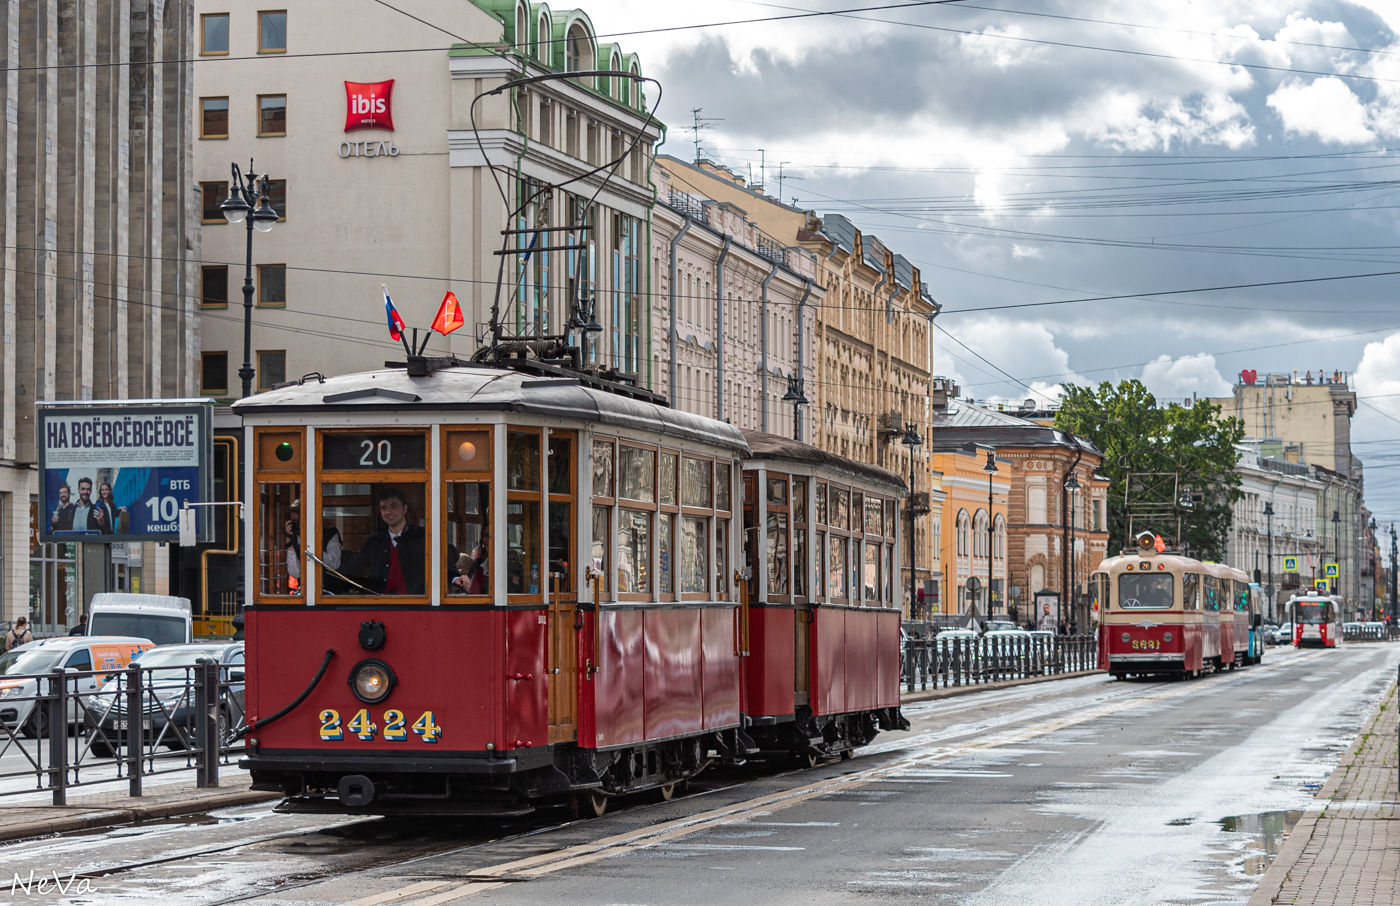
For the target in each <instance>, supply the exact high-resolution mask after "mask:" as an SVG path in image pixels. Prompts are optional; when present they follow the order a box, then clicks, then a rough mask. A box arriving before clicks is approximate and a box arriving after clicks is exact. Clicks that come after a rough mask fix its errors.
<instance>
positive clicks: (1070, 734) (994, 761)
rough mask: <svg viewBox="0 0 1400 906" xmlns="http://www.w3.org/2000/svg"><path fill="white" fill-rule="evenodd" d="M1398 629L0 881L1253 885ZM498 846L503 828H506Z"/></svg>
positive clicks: (648, 891)
mask: <svg viewBox="0 0 1400 906" xmlns="http://www.w3.org/2000/svg"><path fill="white" fill-rule="evenodd" d="M1397 663H1400V646H1392V645H1359V644H1358V645H1352V646H1349V647H1347V648H1343V649H1340V650H1337V651H1301V652H1298V651H1293V650H1291V649H1271V650H1270V652H1269V655H1268V658H1267V659H1266V662H1265V664H1264V665H1263V666H1262V667H1253V668H1249V669H1245V670H1241V671H1236V672H1234V673H1228V674H1222V675H1219V676H1215V677H1210V678H1206V679H1204V680H1199V681H1195V682H1191V683H1180V682H1178V683H1154V682H1131V681H1129V682H1121V681H1120V682H1114V681H1112V680H1108V679H1106V678H1104V677H1087V678H1080V679H1071V680H1063V681H1057V682H1053V683H1044V684H1039V685H1034V686H1024V687H1018V688H1015V689H1009V690H1001V691H996V692H983V693H977V694H975V695H971V696H967V697H962V698H955V699H948V700H943V701H937V702H927V703H922V704H914V705H910V706H907V707H906V709H905V713H906V715H908V716H909V717H910V719H911V721H912V722H913V724H914V727H913V729H912V730H911V732H909V733H900V734H887V735H885V736H882V737H881V739H880V740H878V741H877V743H876V744H875V745H874V746H871V747H869V748H868V749H866V750H864V751H863V752H862V753H861V754H860V755H859V756H858V757H857V758H855V759H852V760H850V761H844V762H837V763H831V764H827V765H823V766H820V767H818V768H816V769H812V770H805V771H790V772H785V773H781V774H777V775H773V774H768V775H763V776H758V775H756V774H755V773H753V772H748V773H743V772H740V773H732V774H721V773H719V772H716V773H713V774H709V775H707V776H706V777H705V778H704V780H705V783H703V784H700V783H697V784H696V787H697V789H698V792H697V793H696V794H694V795H691V796H688V797H685V798H683V799H681V798H678V799H677V800H676V801H674V802H671V803H666V804H643V803H638V804H634V805H633V807H631V808H627V809H623V810H620V811H618V812H616V813H615V814H611V815H609V816H607V817H605V818H603V819H599V820H592V821H579V822H572V823H569V822H567V821H565V820H564V816H563V815H560V814H556V815H550V816H540V817H538V818H535V819H531V820H530V821H523V822H519V823H516V824H512V825H499V824H498V825H495V826H483V825H480V824H474V825H464V824H449V823H443V824H436V825H433V824H429V823H425V822H421V821H419V822H390V821H379V820H368V821H349V820H346V819H328V818H324V817H315V818H312V817H296V816H279V815H273V814H271V813H270V812H268V811H267V809H266V808H263V807H254V808H247V809H238V810H230V811H228V812H224V813H219V814H218V815H215V816H212V817H210V818H206V819H203V820H202V821H201V822H188V823H186V822H182V823H176V824H170V825H163V826H153V827H147V828H132V829H124V830H118V831H112V832H108V833H103V834H95V835H89V836H79V837H70V838H63V839H58V840H46V841H34V842H31V843H26V844H16V845H12V846H8V847H3V848H0V853H3V856H4V860H5V865H6V867H7V870H19V869H23V870H28V868H30V867H33V868H35V869H37V870H38V871H39V872H40V873H43V872H47V871H54V870H57V871H59V872H60V874H61V875H63V876H65V877H66V876H67V875H68V874H69V872H71V871H74V870H76V871H79V872H82V873H85V874H86V876H87V877H88V878H90V885H89V887H90V889H89V890H88V892H86V893H85V894H84V895H83V896H81V897H80V896H77V895H76V893H75V892H73V891H71V890H70V894H69V895H68V896H66V897H65V896H48V897H43V898H39V897H37V896H23V895H21V896H10V895H9V894H10V892H9V890H8V885H6V886H5V887H0V903H5V902H14V903H20V902H23V903H34V902H72V903H78V902H86V903H128V902H132V903H134V902H149V901H159V902H161V903H169V904H176V903H189V904H213V903H227V902H234V901H243V902H256V903H260V904H274V903H276V904H310V903H315V904H321V903H348V902H354V901H356V900H374V901H375V902H378V903H393V904H409V903H422V904H424V906H428V904H434V906H436V904H440V903H446V902H458V901H460V902H469V903H473V904H482V906H485V904H488V903H489V904H510V906H516V904H541V906H543V904H556V903H560V902H568V903H574V904H599V906H607V904H656V906H669V904H701V903H714V902H726V901H730V900H734V899H736V898H739V897H742V898H743V899H744V900H746V901H749V902H755V903H764V904H770V903H771V904H789V903H791V904H799V903H801V904H810V903H865V902H880V901H894V900H896V899H898V900H906V899H911V898H917V899H922V900H928V901H932V902H946V903H958V904H979V906H980V904H998V906H999V904H1003V903H1005V904H1016V906H1024V904H1027V903H1034V904H1060V903H1063V904H1067V906H1068V904H1134V906H1137V904H1187V903H1190V904H1197V906H1199V904H1213V903H1243V902H1244V901H1245V900H1247V899H1248V897H1249V895H1250V893H1251V892H1252V891H1253V889H1254V886H1255V883H1256V882H1257V879H1258V875H1259V874H1261V873H1262V871H1263V870H1264V869H1265V868H1266V867H1267V864H1268V857H1269V852H1270V850H1272V849H1274V848H1276V847H1277V845H1278V843H1279V842H1280V840H1279V837H1280V835H1281V833H1282V832H1284V831H1286V829H1287V828H1289V827H1291V826H1292V823H1293V822H1295V821H1296V820H1297V817H1298V814H1299V812H1300V810H1302V809H1304V808H1306V807H1307V805H1308V804H1309V802H1310V801H1311V799H1312V795H1313V791H1314V790H1315V789H1316V788H1317V787H1318V786H1319V785H1320V784H1321V783H1322V782H1323V780H1325V778H1326V777H1327V775H1328V774H1329V773H1330V772H1331V770H1332V768H1333V767H1334V766H1335V765H1336V762H1337V759H1338V757H1339V756H1340V755H1341V753H1342V752H1343V751H1344V750H1345V749H1346V747H1347V745H1349V743H1350V742H1351V740H1352V738H1353V737H1354V736H1355V734H1356V732H1357V731H1358V730H1359V729H1360V727H1361V725H1362V723H1363V722H1364V721H1365V719H1366V718H1367V717H1368V716H1369V715H1370V713H1371V712H1372V710H1373V709H1374V708H1375V706H1376V704H1377V702H1378V701H1379V698H1380V696H1381V695H1382V693H1383V692H1384V690H1385V688H1386V687H1387V685H1388V684H1389V683H1390V682H1391V681H1393V679H1394V678H1395V675H1396V665H1397ZM493 838H494V839H495V840H496V842H486V841H488V840H490V839H493Z"/></svg>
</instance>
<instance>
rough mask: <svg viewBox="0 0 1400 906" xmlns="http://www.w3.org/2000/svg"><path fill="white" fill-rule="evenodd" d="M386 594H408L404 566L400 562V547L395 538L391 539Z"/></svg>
mask: <svg viewBox="0 0 1400 906" xmlns="http://www.w3.org/2000/svg"><path fill="white" fill-rule="evenodd" d="M384 594H386V595H406V594H408V586H407V585H406V584H405V583H404V580H403V564H401V563H400V562H399V546H398V545H397V544H395V543H394V539H393V538H390V539H389V576H388V578H387V579H385V580H384Z"/></svg>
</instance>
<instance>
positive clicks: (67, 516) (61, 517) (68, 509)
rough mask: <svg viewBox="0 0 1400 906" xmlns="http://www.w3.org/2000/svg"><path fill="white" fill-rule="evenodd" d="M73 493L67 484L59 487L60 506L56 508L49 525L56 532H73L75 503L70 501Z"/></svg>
mask: <svg viewBox="0 0 1400 906" xmlns="http://www.w3.org/2000/svg"><path fill="white" fill-rule="evenodd" d="M72 494H73V491H72V489H71V488H69V487H68V485H66V484H61V485H59V486H58V506H57V507H55V508H54V511H53V515H52V516H50V517H49V525H51V526H53V530H54V531H55V532H71V531H72V530H73V501H72V500H71V499H70V497H71V496H72Z"/></svg>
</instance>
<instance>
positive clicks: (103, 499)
mask: <svg viewBox="0 0 1400 906" xmlns="http://www.w3.org/2000/svg"><path fill="white" fill-rule="evenodd" d="M97 506H98V507H99V508H100V509H101V510H102V532H103V534H106V535H110V534H112V533H113V532H120V531H122V529H121V527H120V526H119V525H118V520H119V519H121V517H122V516H125V515H126V508H125V507H119V506H117V500H116V498H115V497H113V496H112V485H111V483H110V482H106V481H104V482H102V483H101V484H99V485H98V486H97ZM123 534H125V532H123Z"/></svg>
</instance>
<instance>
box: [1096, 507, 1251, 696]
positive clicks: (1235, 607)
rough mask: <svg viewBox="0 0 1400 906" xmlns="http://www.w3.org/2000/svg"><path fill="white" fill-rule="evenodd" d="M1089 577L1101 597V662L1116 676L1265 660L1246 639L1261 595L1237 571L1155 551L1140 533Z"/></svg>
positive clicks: (1190, 672) (1185, 672)
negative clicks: (1135, 539) (1133, 540)
mask: <svg viewBox="0 0 1400 906" xmlns="http://www.w3.org/2000/svg"><path fill="white" fill-rule="evenodd" d="M1092 581H1093V582H1094V584H1095V593H1096V594H1097V596H1098V599H1099V600H1100V601H1102V602H1104V606H1103V610H1102V611H1101V614H1102V615H1101V617H1100V622H1099V666H1100V668H1101V669H1104V670H1106V671H1108V672H1109V673H1110V674H1111V675H1113V676H1114V677H1116V678H1123V677H1127V676H1154V675H1166V676H1185V677H1194V676H1199V675H1201V674H1203V673H1210V672H1217V671H1220V670H1223V669H1227V668H1228V669H1231V670H1233V669H1235V668H1236V667H1237V666H1245V665H1248V664H1256V663H1259V662H1260V661H1262V660H1263V651H1262V649H1259V650H1257V651H1256V650H1255V648H1254V646H1252V645H1251V643H1250V635H1251V629H1257V628H1258V627H1259V626H1260V625H1261V624H1262V619H1263V617H1262V615H1261V614H1260V613H1259V610H1258V605H1259V600H1258V597H1257V595H1254V594H1251V592H1250V588H1249V577H1248V576H1246V575H1245V573H1243V572H1241V571H1240V570H1237V569H1233V568H1231V567H1228V566H1224V565H1222V564H1218V563H1205V562H1202V561H1200V560H1194V559H1192V558H1190V557H1183V556H1181V555H1179V554H1173V553H1166V552H1158V551H1157V549H1156V547H1155V538H1154V536H1153V535H1152V534H1151V533H1144V534H1143V535H1140V536H1139V537H1138V539H1137V547H1136V549H1132V548H1130V549H1127V550H1125V551H1123V553H1122V555H1120V556H1118V557H1111V558H1109V559H1107V560H1104V561H1103V563H1101V564H1100V566H1099V569H1098V570H1097V571H1096V572H1095V573H1094V575H1093V577H1092Z"/></svg>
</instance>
